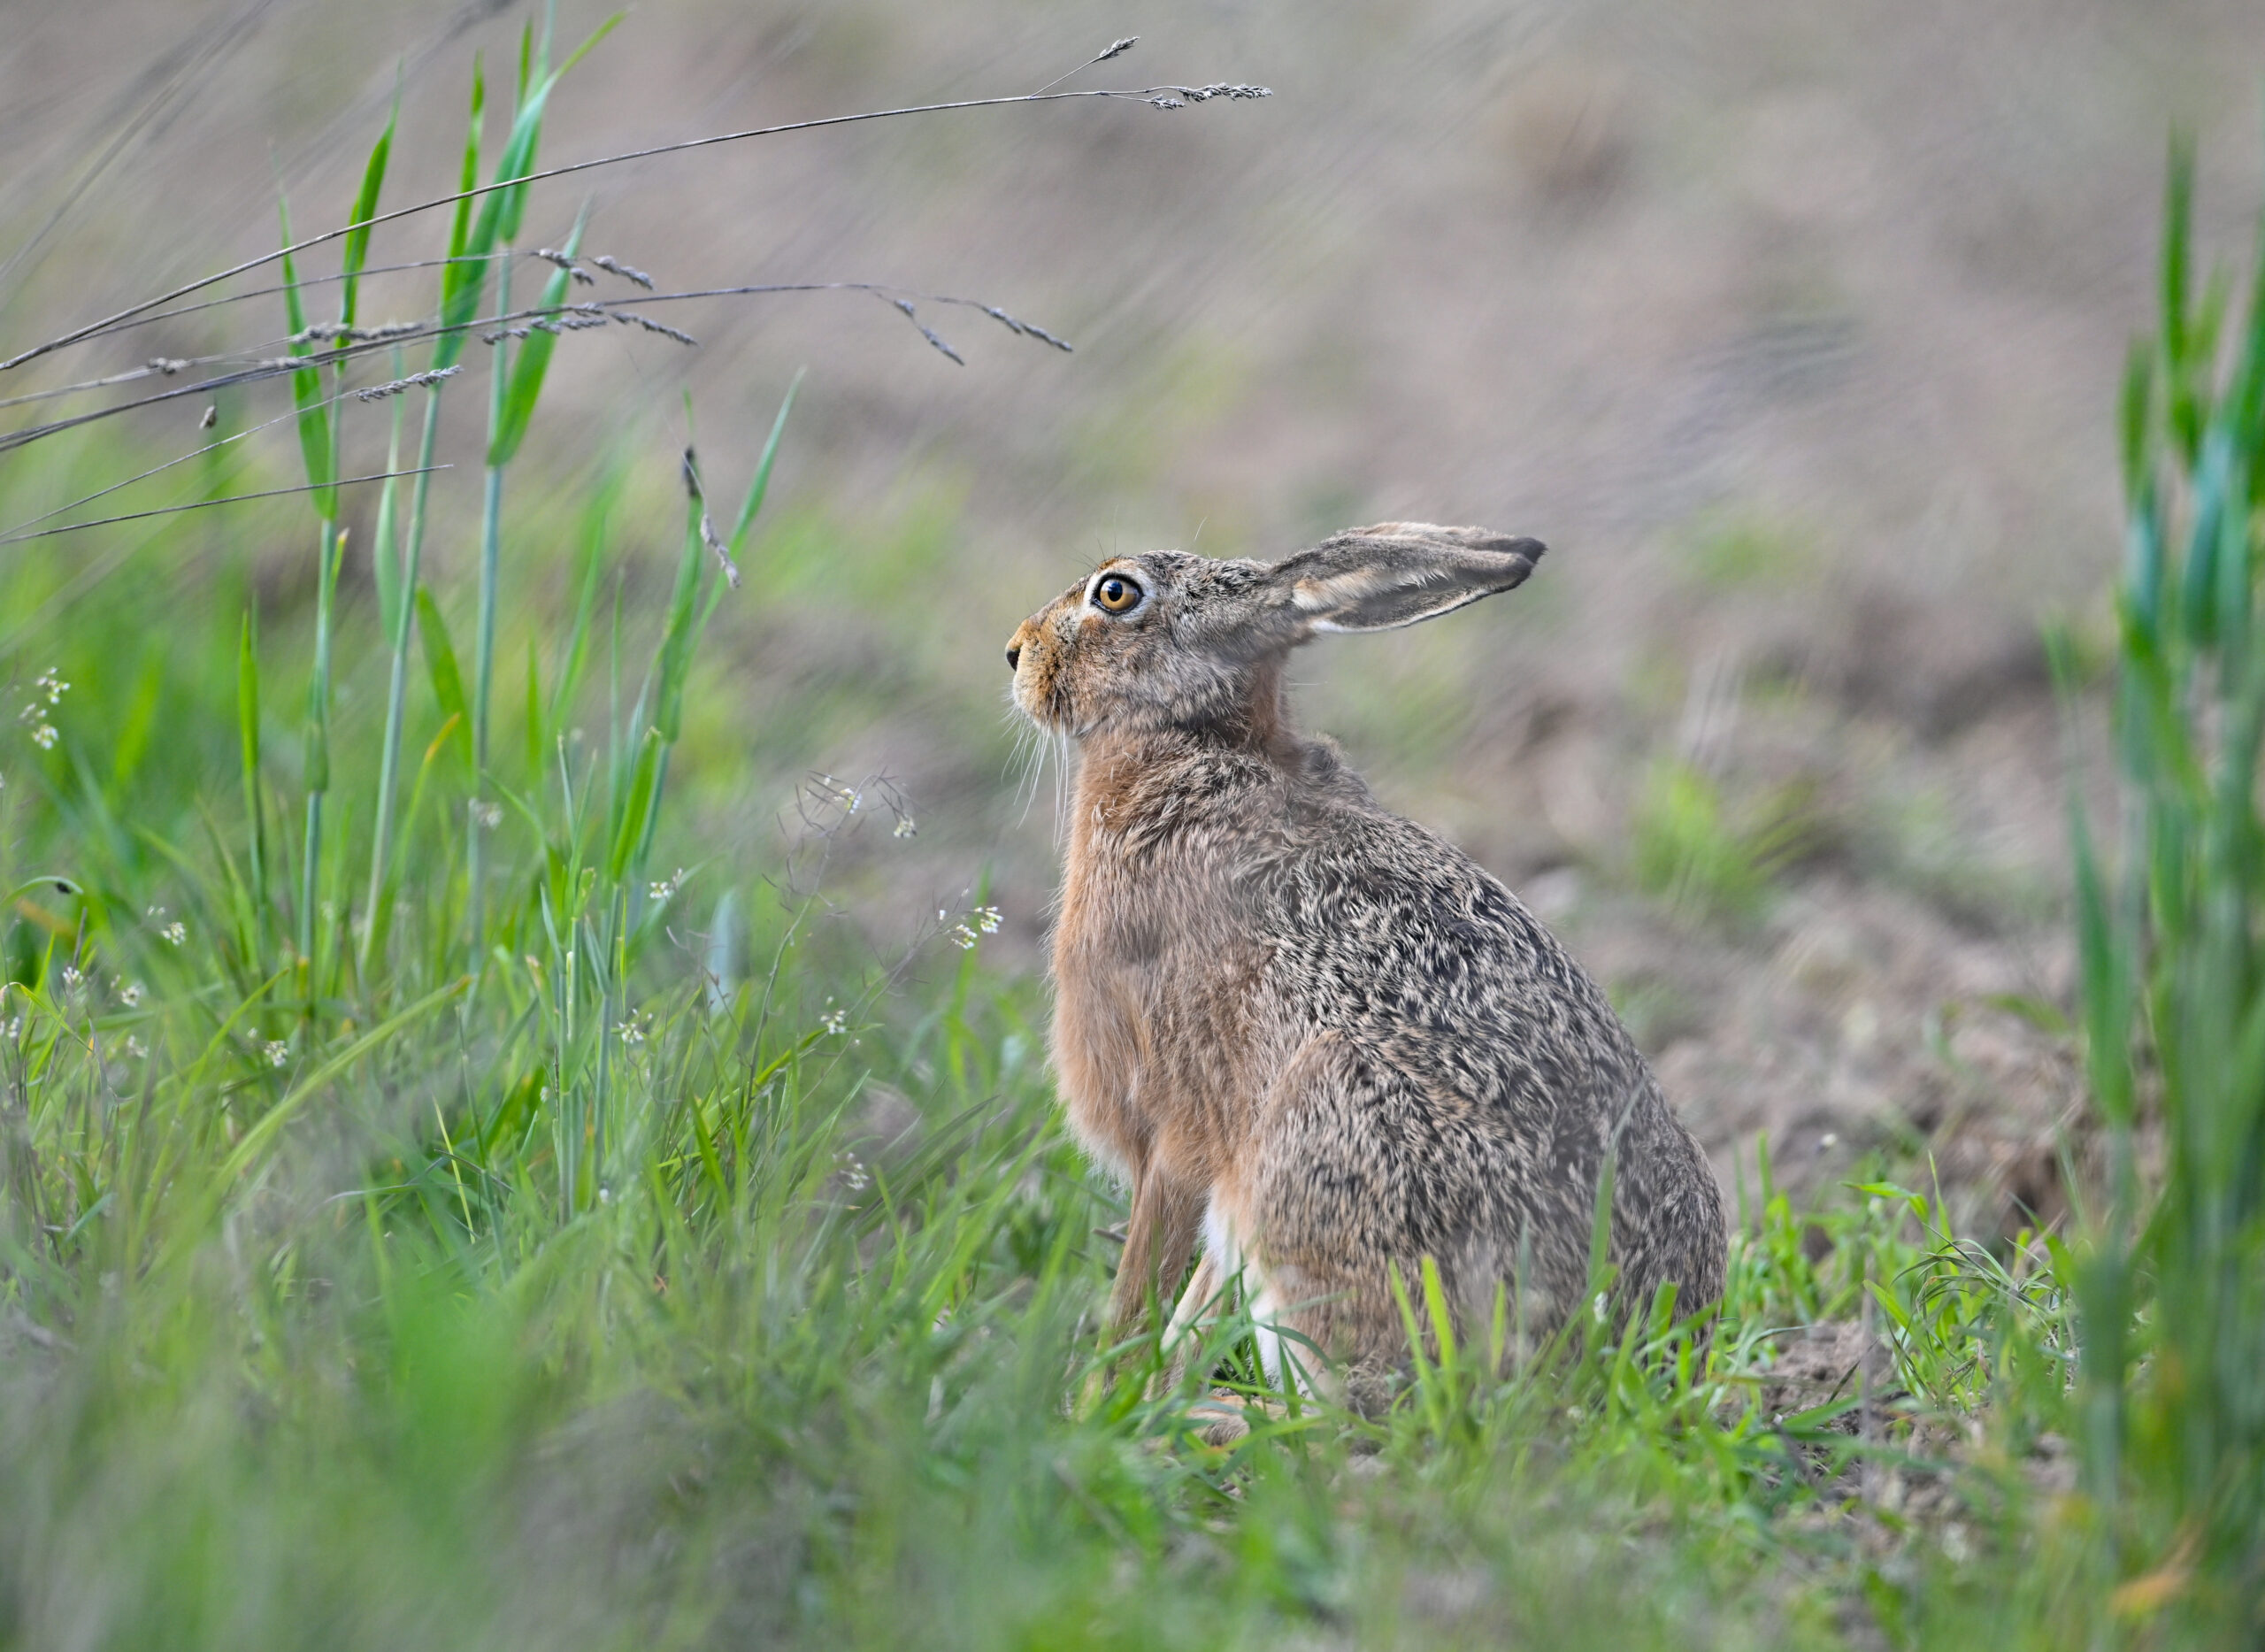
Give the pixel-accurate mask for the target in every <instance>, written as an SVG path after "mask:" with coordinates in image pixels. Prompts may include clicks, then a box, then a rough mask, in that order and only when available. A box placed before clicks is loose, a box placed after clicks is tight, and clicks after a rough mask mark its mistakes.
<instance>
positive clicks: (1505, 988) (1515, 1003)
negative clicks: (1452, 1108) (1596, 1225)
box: [1262, 800, 1652, 1110]
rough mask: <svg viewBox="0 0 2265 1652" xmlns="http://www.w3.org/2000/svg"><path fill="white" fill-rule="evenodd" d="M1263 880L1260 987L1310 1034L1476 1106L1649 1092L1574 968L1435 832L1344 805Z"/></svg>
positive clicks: (1310, 828)
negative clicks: (1325, 1034)
mask: <svg viewBox="0 0 2265 1652" xmlns="http://www.w3.org/2000/svg"><path fill="white" fill-rule="evenodd" d="M1270 874H1271V875H1269V876H1268V877H1267V878H1266V880H1264V881H1265V886H1266V887H1265V889H1264V895H1263V907H1264V908H1265V909H1266V910H1265V911H1263V915H1262V922H1263V926H1264V927H1265V929H1266V930H1267V932H1268V933H1267V934H1266V937H1265V939H1266V945H1267V949H1268V951H1269V952H1270V954H1271V960H1272V962H1271V968H1270V971H1269V974H1270V977H1271V984H1272V985H1273V987H1274V988H1275V990H1276V991H1277V992H1278V993H1279V994H1280V995H1282V996H1283V998H1284V999H1285V1001H1286V1002H1285V1006H1284V1007H1285V1008H1286V1009H1287V1010H1290V1011H1291V1013H1292V1014H1293V1015H1294V1017H1296V1018H1297V1019H1299V1020H1300V1021H1301V1022H1304V1023H1305V1024H1307V1025H1308V1026H1310V1027H1311V1028H1312V1029H1313V1030H1315V1031H1317V1032H1318V1031H1329V1032H1334V1033H1339V1034H1340V1035H1343V1036H1345V1037H1347V1038H1349V1039H1351V1040H1353V1041H1355V1042H1356V1043H1358V1044H1360V1045H1362V1046H1363V1047H1364V1048H1366V1049H1369V1050H1371V1052H1373V1053H1374V1054H1375V1055H1376V1056H1378V1057H1383V1058H1384V1059H1386V1061H1387V1063H1388V1064H1391V1065H1393V1066H1394V1067H1407V1068H1409V1069H1411V1071H1410V1073H1409V1076H1411V1077H1419V1078H1421V1079H1422V1080H1424V1081H1425V1082H1426V1083H1428V1084H1434V1085H1436V1084H1438V1083H1439V1082H1440V1081H1441V1080H1445V1081H1447V1084H1448V1086H1449V1087H1450V1088H1451V1089H1453V1090H1454V1091H1455V1092H1456V1093H1457V1094H1459V1095H1463V1097H1465V1098H1466V1099H1467V1100H1469V1101H1470V1102H1471V1103H1475V1104H1478V1105H1481V1106H1485V1105H1486V1104H1488V1103H1494V1104H1498V1105H1499V1104H1516V1103H1520V1102H1521V1101H1523V1102H1524V1103H1527V1104H1529V1105H1532V1104H1534V1103H1570V1102H1573V1101H1575V1100H1577V1099H1578V1098H1580V1097H1583V1096H1584V1095H1588V1094H1590V1093H1592V1092H1594V1093H1596V1099H1597V1100H1598V1101H1599V1102H1600V1103H1602V1102H1603V1101H1604V1100H1605V1099H1606V1098H1607V1097H1608V1096H1609V1097H1613V1098H1617V1099H1619V1100H1621V1101H1622V1102H1623V1103H1624V1101H1625V1098H1626V1097H1627V1095H1628V1094H1629V1091H1630V1089H1631V1087H1637V1088H1641V1089H1650V1088H1651V1087H1652V1086H1651V1081H1650V1076H1649V1073H1648V1072H1647V1070H1646V1069H1645V1067H1644V1064H1643V1058H1642V1057H1641V1056H1640V1055H1639V1054H1638V1053H1637V1050H1636V1049H1635V1046H1634V1044H1633V1042H1632V1041H1631V1040H1630V1038H1629V1036H1628V1033H1627V1032H1626V1030H1625V1029H1624V1027H1623V1026H1621V1025H1620V1021H1619V1018H1618V1017H1616V1015H1615V1014H1614V1013H1613V1010H1612V1006H1611V1004H1610V1003H1609V1001H1608V1000H1607V999H1606V997H1605V995H1604V993H1603V992H1602V990H1601V988H1600V987H1598V986H1597V984H1596V983H1595V981H1594V980H1592V979H1590V977H1589V975H1588V973H1587V972H1586V971H1585V970H1583V969H1582V968H1581V966H1580V965H1579V964H1578V963H1576V962H1575V961H1574V960H1573V958H1572V957H1571V955H1570V954H1569V953H1568V952H1567V951H1566V950H1565V949H1564V947H1563V946H1562V945H1561V944H1560V943H1559V941H1557V938H1556V937H1555V935H1552V934H1550V933H1549V932H1548V930H1547V929H1546V928H1544V927H1543V926H1541V924H1540V922H1539V920H1538V919H1536V918H1534V916H1533V914H1532V913H1531V912H1529V911H1527V910H1526V909H1525V907H1524V905H1523V904H1521V903H1520V902H1519V901H1518V900H1517V898H1516V896H1515V895H1512V894H1511V893H1510V892H1509V889H1507V888H1505V887H1503V886H1502V884H1501V881H1500V880H1497V879H1496V878H1494V877H1493V875H1492V874H1490V873H1489V872H1486V869H1485V868H1483V867H1481V866H1480V865H1478V864H1477V863H1476V862H1474V861H1473V860H1471V858H1470V857H1469V856H1467V855H1465V854H1464V853H1463V851H1462V850H1461V849H1457V848H1455V845H1453V844H1452V843H1449V842H1448V841H1446V840H1445V839H1444V838H1441V837H1440V836H1438V835H1437V834H1434V833H1432V832H1428V831H1426V830H1424V828H1423V827H1422V826H1417V825H1416V824H1414V823H1413V822H1411V821H1408V820H1403V819H1401V818H1399V817H1397V816H1394V815H1392V814H1389V813H1386V811H1383V810H1381V809H1378V808H1377V807H1376V806H1375V805H1373V804H1365V806H1364V805H1363V803H1362V802H1356V801H1349V800H1348V801H1347V803H1339V804H1338V805H1337V806H1335V807H1332V808H1327V809H1326V810H1325V811H1316V813H1315V815H1314V816H1313V817H1311V818H1307V819H1304V820H1301V821H1299V822H1298V823H1297V826H1296V828H1294V830H1293V832H1292V833H1291V834H1290V835H1289V837H1288V840H1287V841H1286V843H1285V844H1284V852H1283V853H1282V854H1281V856H1280V857H1278V859H1276V860H1275V861H1274V862H1273V864H1272V865H1271V867H1270ZM1553 1110H1554V1108H1553Z"/></svg>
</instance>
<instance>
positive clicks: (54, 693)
mask: <svg viewBox="0 0 2265 1652" xmlns="http://www.w3.org/2000/svg"><path fill="white" fill-rule="evenodd" d="M35 687H37V688H40V689H42V690H43V691H44V692H45V693H46V695H47V703H49V704H50V705H54V704H57V703H59V702H60V701H61V700H62V698H63V696H64V695H66V694H68V693H70V691H71V685H70V684H69V683H67V682H65V681H64V680H63V673H62V672H59V671H58V670H57V669H56V668H55V667H54V666H52V665H50V666H49V667H48V668H47V669H46V670H45V671H43V672H40V674H39V681H38V682H37V684H36V685H35Z"/></svg>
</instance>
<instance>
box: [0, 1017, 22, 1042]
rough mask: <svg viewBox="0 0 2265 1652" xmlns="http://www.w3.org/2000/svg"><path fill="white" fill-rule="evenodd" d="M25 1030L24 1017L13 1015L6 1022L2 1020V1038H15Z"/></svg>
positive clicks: (0, 1025)
mask: <svg viewBox="0 0 2265 1652" xmlns="http://www.w3.org/2000/svg"><path fill="white" fill-rule="evenodd" d="M23 1030H24V1018H23V1017H21V1016H19V1015H12V1016H10V1017H9V1018H7V1020H5V1021H4V1022H0V1038H13V1037H15V1036H16V1034H17V1033H20V1032H22V1031H23Z"/></svg>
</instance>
